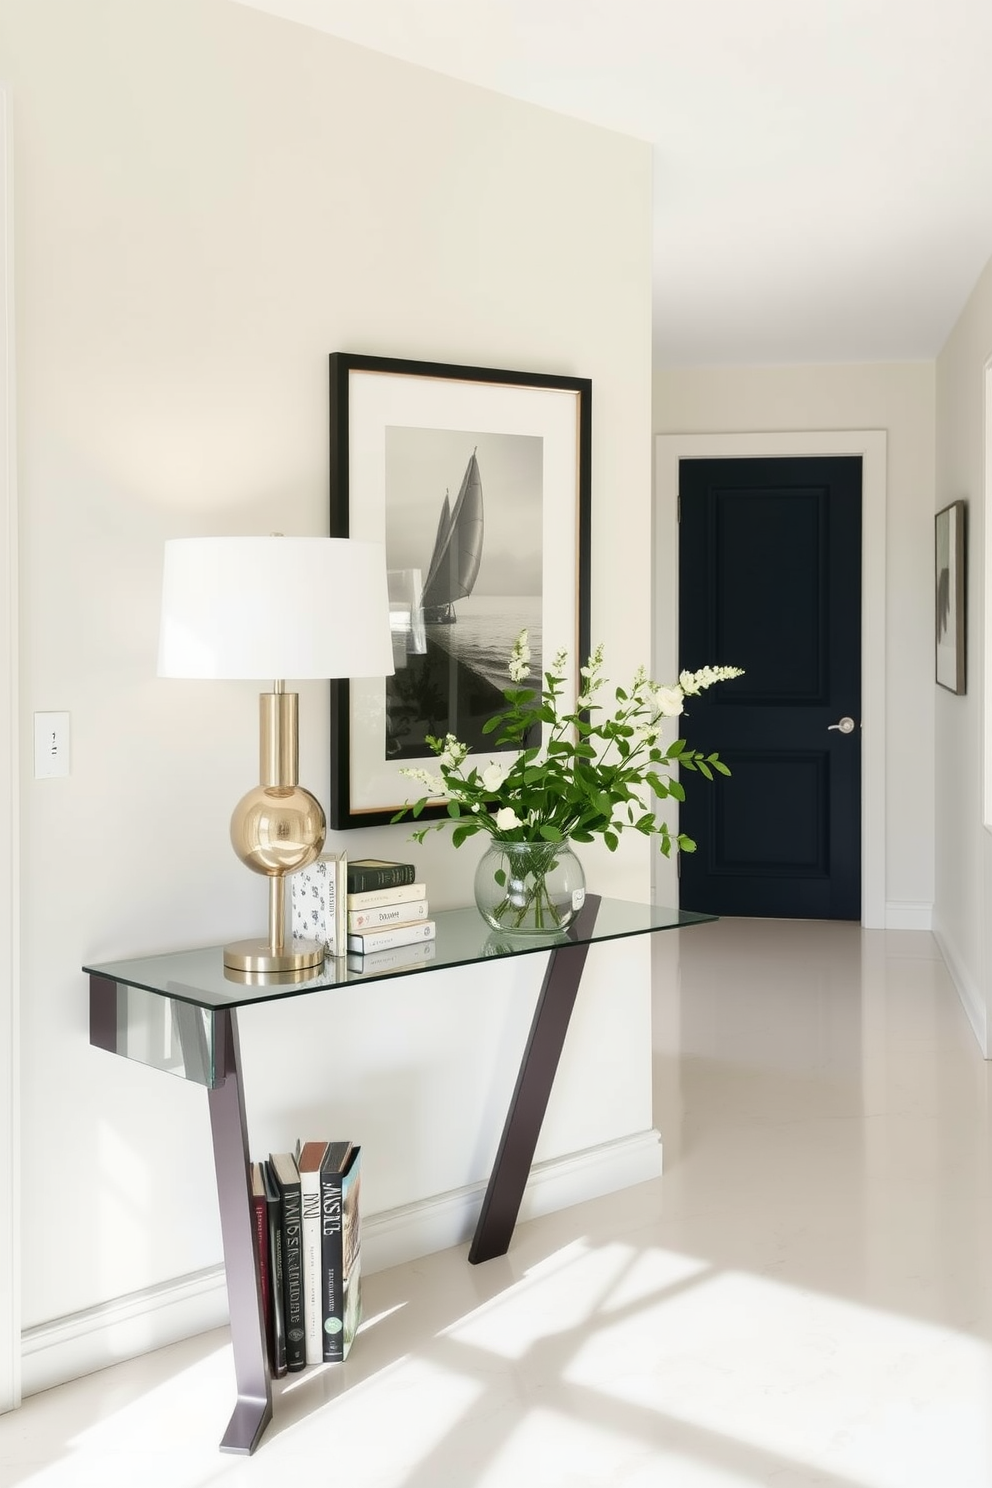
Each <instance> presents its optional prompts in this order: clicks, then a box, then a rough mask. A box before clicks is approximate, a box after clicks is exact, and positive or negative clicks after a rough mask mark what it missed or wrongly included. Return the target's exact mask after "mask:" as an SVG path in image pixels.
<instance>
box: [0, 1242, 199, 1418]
mask: <svg viewBox="0 0 992 1488" xmlns="http://www.w3.org/2000/svg"><path fill="white" fill-rule="evenodd" d="M227 1320H228V1314H227V1287H226V1285H225V1279H224V1267H223V1266H210V1267H208V1268H207V1269H206V1270H205V1271H195V1272H193V1274H192V1275H189V1276H180V1277H177V1278H176V1279H175V1280H173V1281H164V1282H162V1283H161V1285H160V1286H154V1287H147V1288H145V1290H144V1291H140V1292H131V1293H129V1294H128V1295H127V1296H126V1297H115V1298H114V1300H113V1301H112V1302H104V1303H102V1304H101V1306H99V1307H88V1308H87V1309H86V1310H85V1312H74V1313H72V1314H71V1315H70V1316H69V1317H64V1318H55V1319H53V1320H52V1321H51V1322H49V1323H40V1324H39V1325H38V1327H36V1328H28V1329H26V1330H25V1332H24V1333H22V1334H21V1394H22V1395H36V1394H37V1393H38V1391H39V1390H50V1389H51V1388H52V1386H53V1385H64V1384H65V1383H66V1382H67V1381H68V1380H72V1379H78V1378H79V1377H80V1375H83V1374H93V1373H94V1371H95V1370H97V1369H106V1368H107V1366H108V1365H109V1364H120V1363H121V1362H122V1360H124V1359H134V1358H136V1357H137V1356H138V1355H139V1354H148V1353H151V1352H152V1350H153V1349H159V1348H165V1347H166V1345H167V1344H170V1343H177V1342H178V1341H179V1340H180V1339H181V1338H192V1337H193V1335H194V1334H195V1333H206V1332H207V1330H208V1329H210V1328H220V1327H223V1326H224V1324H225V1323H226V1322H227Z"/></svg>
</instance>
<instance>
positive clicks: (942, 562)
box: [934, 501, 967, 694]
mask: <svg viewBox="0 0 992 1488" xmlns="http://www.w3.org/2000/svg"><path fill="white" fill-rule="evenodd" d="M966 522H967V504H966V503H965V502H964V501H952V502H951V503H950V505H948V506H945V507H944V508H943V510H942V511H939V512H938V513H937V515H936V516H935V518H934V678H935V680H936V683H937V686H938V687H943V688H946V689H947V691H948V692H954V693H958V694H961V693H964V692H965V691H966V690H967V666H966V661H967V658H966V654H965V653H966V636H965V599H966V587H967V573H966V555H967V531H966Z"/></svg>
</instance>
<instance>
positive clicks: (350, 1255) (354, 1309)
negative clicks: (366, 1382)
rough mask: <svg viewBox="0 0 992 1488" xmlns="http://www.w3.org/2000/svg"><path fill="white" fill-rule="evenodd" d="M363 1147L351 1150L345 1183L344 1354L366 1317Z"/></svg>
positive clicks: (343, 1222)
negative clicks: (363, 1257)
mask: <svg viewBox="0 0 992 1488" xmlns="http://www.w3.org/2000/svg"><path fill="white" fill-rule="evenodd" d="M361 1180H362V1149H361V1148H360V1147H356V1148H355V1149H354V1151H353V1152H352V1154H351V1158H350V1160H349V1162H348V1166H347V1168H346V1169H345V1174H344V1180H343V1182H342V1184H341V1210H342V1246H343V1252H344V1254H343V1258H342V1263H341V1268H342V1274H343V1276H344V1327H343V1329H342V1338H343V1343H342V1358H345V1359H347V1357H348V1351H349V1349H350V1348H351V1345H352V1344H353V1343H354V1341H355V1334H356V1333H357V1332H358V1326H359V1324H360V1323H361V1321H362V1219H361V1204H360V1195H361V1187H362V1181H361Z"/></svg>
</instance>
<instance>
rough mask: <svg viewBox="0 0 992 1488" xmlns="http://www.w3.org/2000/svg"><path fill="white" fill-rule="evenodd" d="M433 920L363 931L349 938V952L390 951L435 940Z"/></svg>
mask: <svg viewBox="0 0 992 1488" xmlns="http://www.w3.org/2000/svg"><path fill="white" fill-rule="evenodd" d="M435 933H436V926H435V924H434V921H433V920H418V921H416V922H415V923H414V924H412V925H383V926H382V927H381V928H380V929H378V930H362V931H360V932H359V933H358V934H357V935H349V936H348V949H349V951H361V952H362V953H363V954H364V953H365V952H366V951H388V950H391V949H392V947H393V946H405V945H413V944H414V943H415V942H416V941H421V940H433V939H434V936H435Z"/></svg>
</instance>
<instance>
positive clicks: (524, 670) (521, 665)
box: [507, 630, 530, 682]
mask: <svg viewBox="0 0 992 1488" xmlns="http://www.w3.org/2000/svg"><path fill="white" fill-rule="evenodd" d="M507 670H508V671H509V673H510V680H511V682H523V680H524V679H525V678H526V677H529V676H530V646H529V645H528V644H527V632H526V630H522V631H521V632H520V634H519V635H518V636H517V639H516V640H515V641H514V643H513V650H512V651H511V652H510V661H509V666H508V668H507Z"/></svg>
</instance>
